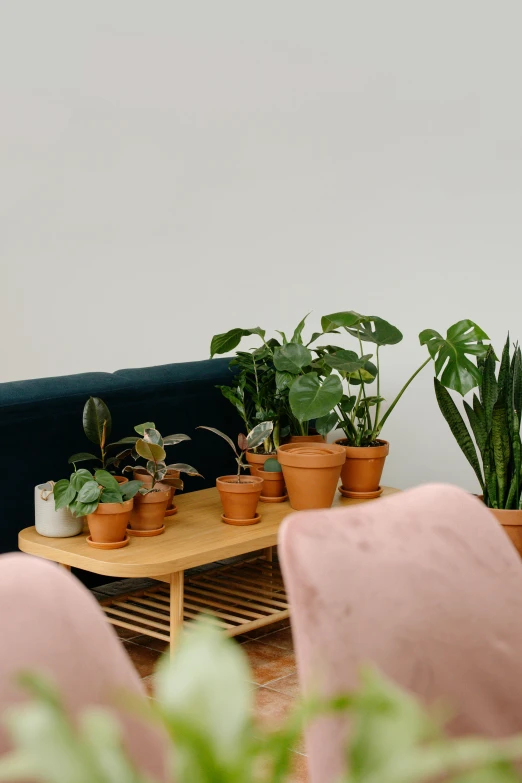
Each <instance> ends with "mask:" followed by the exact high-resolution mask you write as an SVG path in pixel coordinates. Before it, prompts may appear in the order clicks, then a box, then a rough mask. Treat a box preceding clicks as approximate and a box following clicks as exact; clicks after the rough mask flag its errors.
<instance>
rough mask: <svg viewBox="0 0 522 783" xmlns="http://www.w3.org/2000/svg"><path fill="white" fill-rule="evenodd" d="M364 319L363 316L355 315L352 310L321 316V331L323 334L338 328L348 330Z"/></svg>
mask: <svg viewBox="0 0 522 783" xmlns="http://www.w3.org/2000/svg"><path fill="white" fill-rule="evenodd" d="M365 319H366V316H365V315H361V314H360V313H356V312H355V311H354V310H346V311H345V312H342V313H331V315H323V317H322V318H321V329H322V330H323V332H324V333H328V332H333V331H335V330H336V329H339V328H340V327H344V328H345V329H348V328H349V327H353V326H357V324H361V323H363V321H364V320H365Z"/></svg>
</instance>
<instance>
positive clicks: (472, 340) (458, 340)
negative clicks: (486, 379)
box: [419, 319, 489, 396]
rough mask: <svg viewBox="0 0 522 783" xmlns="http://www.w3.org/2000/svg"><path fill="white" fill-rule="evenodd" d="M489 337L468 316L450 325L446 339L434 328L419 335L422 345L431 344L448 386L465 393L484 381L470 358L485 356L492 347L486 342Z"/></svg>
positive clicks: (438, 367)
mask: <svg viewBox="0 0 522 783" xmlns="http://www.w3.org/2000/svg"><path fill="white" fill-rule="evenodd" d="M488 339H489V338H488V336H487V334H486V333H485V332H483V331H482V329H481V328H480V327H479V326H477V324H476V323H474V322H473V321H470V320H468V319H466V320H464V321H459V322H458V323H456V324H453V326H450V328H449V329H448V332H447V335H446V338H443V337H442V335H440V334H439V333H438V332H436V331H435V330H434V329H424V331H422V332H421V333H420V334H419V340H420V344H421V345H426V346H427V348H428V351H429V354H430V356H431V358H432V359H434V360H435V375H436V376H437V378H438V377H439V376H440V380H441V382H442V384H443V385H444V386H446V387H447V388H448V389H453V390H454V391H456V392H459V394H461V395H462V396H464V395H465V394H467V393H468V392H469V391H471V389H473V388H474V387H475V386H477V385H478V384H479V383H480V382H481V380H482V374H481V372H480V370H479V368H478V367H477V365H476V364H475V363H474V362H472V361H471V360H470V359H468V355H471V356H485V355H486V353H487V351H488V346H486V345H484V344H483V342H482V341H483V340H488Z"/></svg>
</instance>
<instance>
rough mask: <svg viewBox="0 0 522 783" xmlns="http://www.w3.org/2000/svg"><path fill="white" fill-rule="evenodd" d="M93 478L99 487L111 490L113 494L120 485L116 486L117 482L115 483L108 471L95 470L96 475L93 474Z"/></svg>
mask: <svg viewBox="0 0 522 783" xmlns="http://www.w3.org/2000/svg"><path fill="white" fill-rule="evenodd" d="M94 478H95V479H96V481H97V482H98V484H101V486H102V487H103V488H104V489H110V490H112V491H114V492H118V491H119V488H120V485H119V484H118V482H117V481H116V479H115V478H114V476H112V475H111V474H110V473H109V471H107V470H97V471H96V473H95V474H94ZM80 500H81V498H80Z"/></svg>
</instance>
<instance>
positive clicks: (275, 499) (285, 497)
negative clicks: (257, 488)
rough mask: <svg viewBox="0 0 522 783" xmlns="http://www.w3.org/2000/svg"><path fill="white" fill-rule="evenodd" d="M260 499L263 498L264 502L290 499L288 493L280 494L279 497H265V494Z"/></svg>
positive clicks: (279, 501)
mask: <svg viewBox="0 0 522 783" xmlns="http://www.w3.org/2000/svg"><path fill="white" fill-rule="evenodd" d="M259 500H261V501H262V502H263V503H282V502H283V501H284V500H288V495H280V496H279V497H277V498H269V497H266V498H264V497H263V495H260V496H259Z"/></svg>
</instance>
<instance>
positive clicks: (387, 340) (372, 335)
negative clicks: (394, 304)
mask: <svg viewBox="0 0 522 783" xmlns="http://www.w3.org/2000/svg"><path fill="white" fill-rule="evenodd" d="M321 326H322V327H323V331H325V332H331V331H333V330H334V329H336V328H339V327H344V328H345V329H346V331H347V332H349V333H350V334H351V335H352V336H353V337H356V338H358V339H361V340H362V341H363V342H365V343H374V344H375V345H396V343H400V341H401V340H402V332H400V331H399V330H398V329H397V327H396V326H392V324H390V323H388V321H385V320H384V318H379V317H378V316H376V315H361V314H360V313H356V312H355V311H353V310H348V311H346V312H344V313H332V314H331V315H325V316H323V318H322V319H321Z"/></svg>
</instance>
